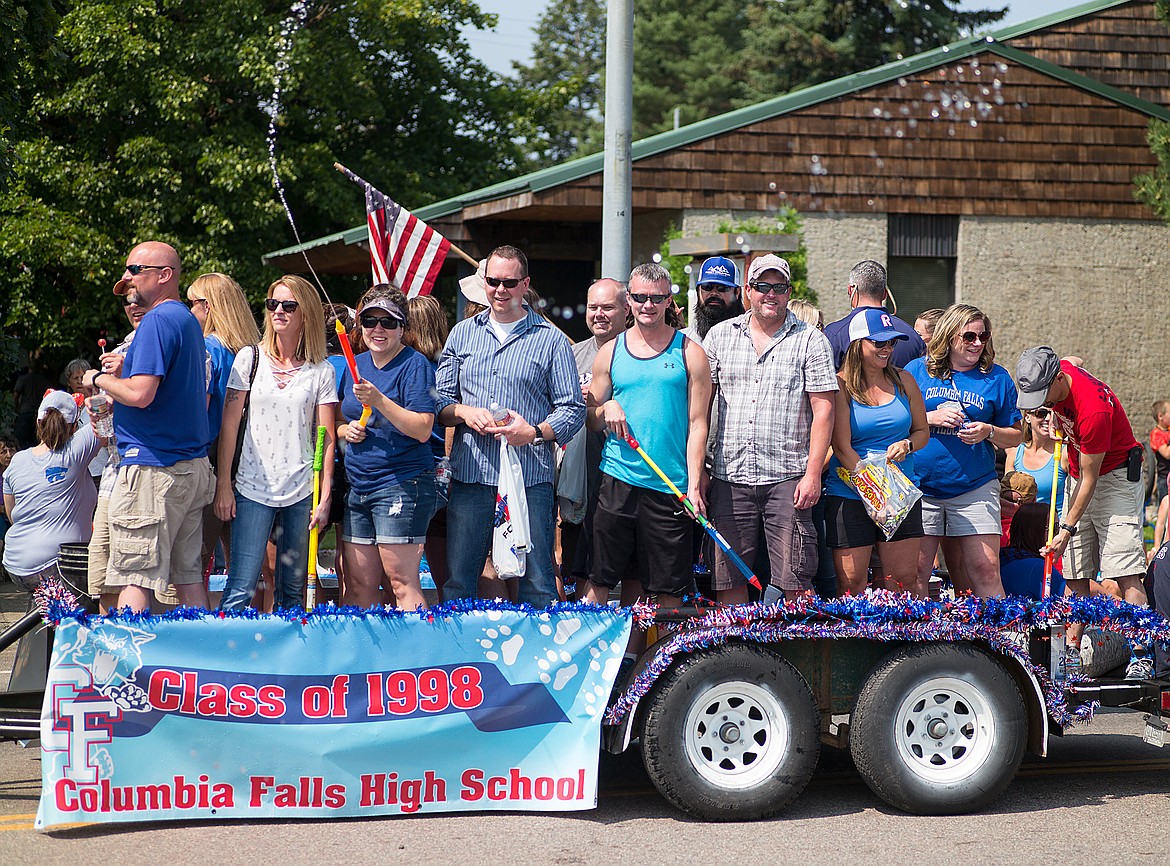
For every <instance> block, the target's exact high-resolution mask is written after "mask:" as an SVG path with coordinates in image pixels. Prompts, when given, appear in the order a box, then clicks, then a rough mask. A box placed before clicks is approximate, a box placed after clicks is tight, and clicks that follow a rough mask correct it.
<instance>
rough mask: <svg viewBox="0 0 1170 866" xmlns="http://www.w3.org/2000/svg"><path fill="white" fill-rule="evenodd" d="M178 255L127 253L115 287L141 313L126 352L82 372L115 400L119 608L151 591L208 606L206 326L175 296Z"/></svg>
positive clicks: (141, 601) (149, 250)
mask: <svg viewBox="0 0 1170 866" xmlns="http://www.w3.org/2000/svg"><path fill="white" fill-rule="evenodd" d="M180 272H181V269H180V264H179V254H178V253H177V252H175V250H174V248H173V247H171V246H169V245H168V244H164V243H160V242H157V241H148V242H146V243H142V244H139V245H138V246H136V247H135V248H134V249H133V250H131V251H130V255H129V256H128V257H127V259H126V270H125V272H124V273H123V275H122V279H121V280H119V281H118V283H117V285H115V286H114V294H116V295H126V296H127V297H128V298H129V299H130V300H131V303H134V304H136V305H137V306H140V307H143V308H144V309H146V310H147V313H146V315H145V316H143V318H142V322H141V324H140V325H139V326H138V330H137V331H136V332H135V335H134V342H133V343H132V344H131V345H130V349H129V350H128V351H127V352H126V354H125V356H121V355H116V354H115V353H112V352H109V353H106V354H104V355H102V356H101V362H102V369H101V370H100V371H92V370H91V371H90V372H88V373H86V375H85V384H86V385H89V386H91V387H95V388H100V389H101V390H103V391H104V392H105V393H106V394H107V395H109V397H110V398H111V399H112V401H113V404H114V434H115V436H116V438H117V441H118V452H119V454H120V455H121V457H122V462H121V466H120V468H119V471H118V478H117V481H116V482H115V484H114V491H113V493H112V494H111V497H110V509H109V513H110V518H109V519H110V564H109V572H108V573H107V575H106V583H107V585H108V586H110V587H115V586H120V587H122V589H121V592H120V594H119V596H118V606H119V607H126V606H129V607H131V608H132V609H134V610H136V611H145V610H149V609H150V595H151V592H165V591H166V590H167V589H168V587H169V586H173V587H174V589H175V591H176V593H177V594H178V597H179V601H180V602H182V603H183V604H186V605H190V606H192V607H207V606H208V603H207V602H208V600H207V588H206V586H205V584H204V583H203V563H202V562H201V561H200V560H201V556H200V550H201V546H202V532H203V506H205V505H207V504H208V503H210V502H211V500H212V497H213V495H214V493H215V476H214V475H213V474H212V472H211V465H210V463H209V462H208V460H207V448H208V444H209V443H210V441H211V436H210V434H209V430H208V425H207V363H206V358H207V355H206V350H205V347H204V342H203V331H202V329H201V328H200V326H199V322H198V320H197V319H196V318H195V316H194V315H192V314H191V311H190V310H188V309H187V307H186V305H184V304H183V303H182V301H180V300H179V275H180Z"/></svg>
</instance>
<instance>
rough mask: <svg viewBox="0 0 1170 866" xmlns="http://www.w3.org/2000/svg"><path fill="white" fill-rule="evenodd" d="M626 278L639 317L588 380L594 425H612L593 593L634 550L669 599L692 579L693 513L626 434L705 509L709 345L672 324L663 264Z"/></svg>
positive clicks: (607, 585)
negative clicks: (702, 486) (702, 482)
mask: <svg viewBox="0 0 1170 866" xmlns="http://www.w3.org/2000/svg"><path fill="white" fill-rule="evenodd" d="M629 287H630V288H629V298H630V306H631V308H632V310H633V313H634V324H633V327H631V328H629V329H627V330H626V331H625V332H624V333H622V334H619V335H618V337H617V339H616V340H612V341H611V342H609V343H606V344H605V345H604V346H603V347H602V348H601V350H600V351H599V352H598V353H597V359H596V360H595V361H594V362H593V381H592V382H591V384H590V387H589V422H588V423H589V429H590V430H596V431H598V432H606V433H609V434H610V435H609V436H608V437H607V438H606V440H605V443H604V445H603V446H602V451H601V473H602V474H601V488H600V492H599V494H598V499H597V513H596V515H595V516H594V519H593V571H592V574H591V575H590V578H589V589H588V591H587V593H586V599H587V600H589V601H592V602H595V603H597V604H605V603H606V602H607V601H608V600H609V593H610V590H612V589H613V588H614V587H616V586H617V584H618V583H619V581H621V579H622V577H623V576H624V575H625V574H626V571H627V569H628V567H629V565H630V563H631V561H633V559H634V557H637V561H636V564H637V567H638V571H639V573H640V574H641V578H642V587H643V589H644V590H645V591H646V592H647V593H649V594H651V595H654V596H656V597H657V601H658V604H659V605H662V606H665V607H671V606H677V605H678V604H679V602H680V601H681V599H682V597H683V596H684V595H686V594H687V593H688V592H689V591H690V588H691V584H692V582H693V579H694V578H693V572H692V567H691V531H692V524H691V520H690V517H689V516H688V514H687V512H686V510H685V509H684V508H683V507H682V505H681V504H679V502H678V500H677V499H676V498H675V496H674V494H673V493H672V491H671V490H670V487H669V485H667V484H666V482H664V481H663V480H662V479H661V478H660V477H659V476H658V474H657V473H656V472H655V471H654V469H653V468H651V467H650V465H649V464H648V462H647V461H646V460H645V459H644V458H643V457H642V456H641V455H640V454H639V453H638V452H637V451H635V450H634V448H633V446H631V444H630V442H629V439H628V437H632V438H633V439H635V440H637V442H638V443H639V444H640V445H641V447H642V450H643V451H645V452H646V454H648V455H649V456H650V458H651V459H652V460H654V462H655V463H656V464H658V466H659V467H660V469H661V470H662V472H663V473H664V474H665V475H666V476H667V477H668V478H670V480H671V481H672V482H673V483H674V485H675V486H676V487H677V488H679V489H680V490H683V489H685V490H686V491H687V495H688V497H689V498H690V500H691V502H693V503H694V505H695V507H696V508H698V509H699V510H701V511H704V510H705V505H704V503H703V497H702V492H701V490H700V489H699V484H700V480H701V478H702V474H703V457H704V452H705V450H706V444H707V417H708V412H709V410H710V406H711V378H710V367H709V365H708V364H707V356H706V355H705V354H704V353H703V349H702V347H701V346H699V344H698V343H696V342H695V341H694V340H691V339H688V338H687V337H686V336H684V335H683V334H682V332H681V331H678V330H676V329H675V328H673V327H671V326H670V325H669V324H667V319H666V313H667V308H668V307H669V305H670V303H671V291H670V275H669V274H668V273H667V272H666V270H665V269H664V268H663V267H662V266H661V265H658V264H654V263H652V262H647V263H646V264H641V265H638V267H636V268H634V270H633V272H632V273H631V274H630V281H629Z"/></svg>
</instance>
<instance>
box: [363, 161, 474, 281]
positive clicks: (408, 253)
mask: <svg viewBox="0 0 1170 866" xmlns="http://www.w3.org/2000/svg"><path fill="white" fill-rule="evenodd" d="M341 170H342V171H343V172H344V173H345V175H346V176H347V177H348V178H349V179H350V180H352V181H354V182H355V183H359V184H361V186H362V189H364V190H365V193H366V228H367V229H368V230H369V233H370V265H371V268H372V269H373V272H374V282H375V283H390V284H391V285H394V286H397V287H398V288H400V289H401V290H402V291H403V292H404V293H405V294H406V296H407V297H408V298H413V297H416V296H417V295H429V294H430V292H431V289H432V288H433V287H434V285H435V278H436V277H438V276H439V270H440V269H441V268H442V267H443V262H444V261H445V260H446V258H447V250H448V249H450V247H451V242H450V241H449V240H447V239H446V238H445V237H443V236H442V235H441V234H439V233H438V232H437V231H435V230H434V229H433V228H431V227H430V226H428V225H427V224H426V223H424V222H423V221H422V220H420V219H419V218H418V217H416V216H415V215H414V214H412V213H411V212H410V211H408V210H407V209H406V208H404V207H402V206H401V205H400V204H398V203H397V202H396V201H394V199H392V198H390V197H389V196H388V195H386V194H384V193H381V192H379V191H378V190H376V189H374V187H372V186H370V184H368V183H366V181H364V180H362V179H361V178H360V177H358V176H357V175H356V174H354V173H353V172H352V171H350V170H349V169H347V168H342V169H341Z"/></svg>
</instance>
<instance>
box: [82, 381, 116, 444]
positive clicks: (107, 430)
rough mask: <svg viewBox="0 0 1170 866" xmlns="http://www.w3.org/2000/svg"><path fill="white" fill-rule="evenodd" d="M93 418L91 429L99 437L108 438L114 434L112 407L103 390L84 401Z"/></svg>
mask: <svg viewBox="0 0 1170 866" xmlns="http://www.w3.org/2000/svg"><path fill="white" fill-rule="evenodd" d="M85 405H86V406H87V407H88V408H89V411H90V415H91V417H92V418H93V431H94V433H96V434H97V436H98V438H99V439H109V438H110V437H111V436H113V435H114V407H113V405H111V403H110V401H109V399H107V397H106V392H105V391H99V392H98V393H96V394H94V395H93V396H92V397H89V398H88V399H86V401H85Z"/></svg>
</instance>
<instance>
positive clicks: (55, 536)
mask: <svg viewBox="0 0 1170 866" xmlns="http://www.w3.org/2000/svg"><path fill="white" fill-rule="evenodd" d="M99 448H101V443H99V442H98V440H97V437H96V436H95V435H94V432H93V426H92V425H91V424H89V423H88V422H87V421H86V422H83V423H82V424H81V426H79V427H78V428H77V432H76V433H74V434H73V437H72V438H71V439H70V440H69V441H68V442H67V443H66V444H65V447H64V448H63V449H62V450H61V451H50V452H49V453H48V454H34V453H33V452H32V449H27V450H25V451H20V452H18V453H17V454H16V455H14V456H13V458H12V463H11V465H10V466H9V467H8V468H7V469H6V470H4V493H6V494H8V495H9V496H12V497H14V498H15V499H16V507H15V508H13V509H12V513H11V514H10V515H8V517H9V519H10V520H11V521H12V527H11V528H10V529H9V530H8V532H7V534H6V535H5V536H4V567H5V568H6V569H8V571H9V572H10V573H11V574H16V575H22V576H23V575H30V574H36V573H37V572H38V571H41V570H42V569H45V568H47V567H48V566H49V565H51V564H52V563H53V562H55V561H56V560H57V552H58V550H59V548H60V547H61V545H62V544H77V543H80V542H83V541H89V537H90V535H91V534H92V533H93V512H94V509H95V508H96V507H97V488H96V487H94V483H93V479H92V478H91V477H90V475H89V461H90V460H92V459H93V456H94V454H96V453H97V451H98V449H99Z"/></svg>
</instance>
